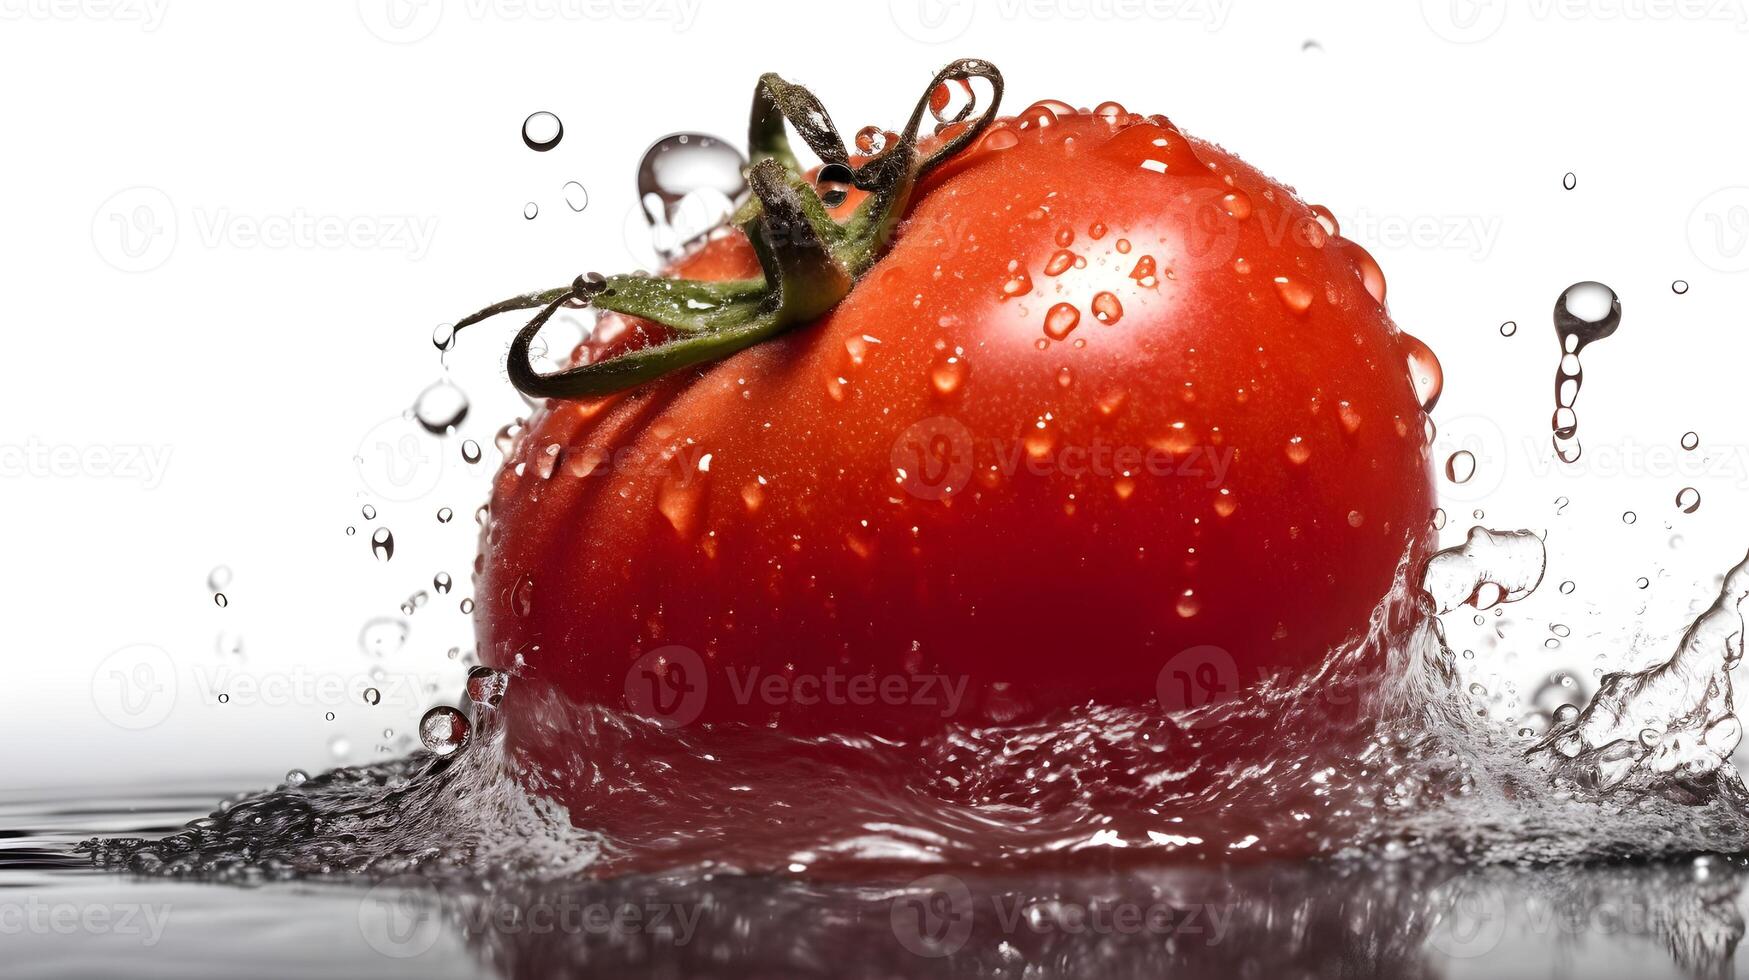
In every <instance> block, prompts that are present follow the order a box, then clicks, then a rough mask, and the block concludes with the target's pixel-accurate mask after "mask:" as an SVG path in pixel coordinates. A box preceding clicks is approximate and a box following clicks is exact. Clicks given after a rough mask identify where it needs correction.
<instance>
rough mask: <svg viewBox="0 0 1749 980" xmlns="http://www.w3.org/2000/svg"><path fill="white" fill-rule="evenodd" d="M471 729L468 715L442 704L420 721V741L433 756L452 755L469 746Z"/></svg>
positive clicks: (428, 712) (426, 713)
mask: <svg viewBox="0 0 1749 980" xmlns="http://www.w3.org/2000/svg"><path fill="white" fill-rule="evenodd" d="M470 727H471V726H469V724H468V716H467V715H464V714H462V713H461V712H460V711H457V710H456V709H454V708H452V707H450V706H449V705H447V704H440V705H438V706H437V707H435V708H432V709H431V710H430V711H427V712H425V717H423V718H420V719H419V741H420V742H421V743H423V744H424V746H425V747H426V748H427V749H429V750H431V753H432V754H433V755H440V756H443V755H451V754H453V753H454V752H455V751H456V750H457V749H459V748H461V747H462V746H464V745H466V744H468V736H469V734H470V731H469V729H470Z"/></svg>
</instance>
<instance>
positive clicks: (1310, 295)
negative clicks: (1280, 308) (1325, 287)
mask: <svg viewBox="0 0 1749 980" xmlns="http://www.w3.org/2000/svg"><path fill="white" fill-rule="evenodd" d="M1275 292H1276V294H1277V295H1279V296H1280V297H1281V301H1282V303H1284V304H1286V306H1287V308H1288V309H1290V310H1292V311H1294V312H1295V313H1304V312H1306V311H1307V310H1309V309H1311V308H1312V300H1314V299H1316V298H1317V293H1315V292H1313V291H1312V287H1310V286H1308V285H1306V284H1305V283H1303V282H1300V281H1299V280H1297V279H1294V278H1291V277H1289V276H1276V277H1275Z"/></svg>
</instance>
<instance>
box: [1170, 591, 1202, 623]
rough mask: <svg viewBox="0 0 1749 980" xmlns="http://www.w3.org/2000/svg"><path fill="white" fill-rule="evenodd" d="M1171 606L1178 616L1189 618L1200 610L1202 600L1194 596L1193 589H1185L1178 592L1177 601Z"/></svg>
mask: <svg viewBox="0 0 1749 980" xmlns="http://www.w3.org/2000/svg"><path fill="white" fill-rule="evenodd" d="M1173 608H1174V609H1175V610H1176V611H1177V613H1178V615H1179V616H1180V617H1182V618H1184V619H1190V618H1191V617H1192V616H1195V615H1196V614H1197V613H1199V612H1201V611H1202V600H1201V599H1198V598H1197V597H1196V590H1195V589H1185V590H1184V591H1183V592H1182V593H1180V594H1179V596H1178V602H1177V603H1176V604H1175V606H1174V607H1173Z"/></svg>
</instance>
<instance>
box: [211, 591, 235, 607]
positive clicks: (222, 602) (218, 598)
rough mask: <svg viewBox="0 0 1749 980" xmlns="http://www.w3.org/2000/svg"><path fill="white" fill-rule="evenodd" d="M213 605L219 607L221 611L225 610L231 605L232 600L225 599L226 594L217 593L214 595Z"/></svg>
mask: <svg viewBox="0 0 1749 980" xmlns="http://www.w3.org/2000/svg"><path fill="white" fill-rule="evenodd" d="M213 604H214V605H216V606H218V607H219V608H220V609H223V608H225V607H226V606H228V605H230V604H231V600H229V599H227V598H225V594H224V593H223V592H215V593H213Z"/></svg>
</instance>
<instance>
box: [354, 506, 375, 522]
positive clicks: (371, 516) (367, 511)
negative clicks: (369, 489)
mask: <svg viewBox="0 0 1749 980" xmlns="http://www.w3.org/2000/svg"><path fill="white" fill-rule="evenodd" d="M358 512H359V513H360V514H363V515H364V519H365V520H367V521H374V520H376V519H377V509H376V508H375V507H372V506H371V505H370V504H365V505H364V506H363V507H361V508H359V511H358Z"/></svg>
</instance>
